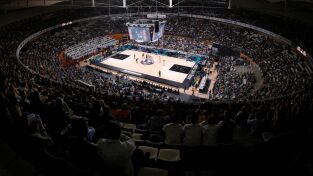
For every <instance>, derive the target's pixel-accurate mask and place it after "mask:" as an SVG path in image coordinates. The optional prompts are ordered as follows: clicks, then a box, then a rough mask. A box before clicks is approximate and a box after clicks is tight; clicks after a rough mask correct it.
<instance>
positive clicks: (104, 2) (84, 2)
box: [0, 0, 313, 10]
mask: <svg viewBox="0 0 313 176" xmlns="http://www.w3.org/2000/svg"><path fill="white" fill-rule="evenodd" d="M123 1H125V2H123ZM156 2H157V3H156ZM195 2H196V3H195ZM229 2H231V4H232V5H234V6H236V7H245V8H256V7H266V8H267V7H272V6H273V5H274V4H282V5H283V6H284V5H285V3H286V4H288V5H289V6H291V7H292V6H296V7H297V8H300V7H301V8H302V7H308V8H310V9H311V10H312V6H313V0H0V7H1V8H8V9H15V8H25V7H34V6H51V5H67V6H70V5H74V6H86V7H88V6H89V7H93V6H96V7H105V6H108V5H112V6H123V5H124V6H125V4H126V5H127V6H135V5H149V6H154V5H155V4H157V5H158V6H168V7H171V6H176V5H179V4H185V5H186V4H187V5H190V6H192V5H193V4H196V5H198V4H199V3H200V4H206V5H207V6H211V7H220V6H228V3H229ZM299 4H300V5H299Z"/></svg>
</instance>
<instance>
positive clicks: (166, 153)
mask: <svg viewBox="0 0 313 176" xmlns="http://www.w3.org/2000/svg"><path fill="white" fill-rule="evenodd" d="M158 160H162V161H167V162H177V161H180V160H181V159H180V150H176V149H160V151H159V155H158Z"/></svg>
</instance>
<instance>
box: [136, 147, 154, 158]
mask: <svg viewBox="0 0 313 176" xmlns="http://www.w3.org/2000/svg"><path fill="white" fill-rule="evenodd" d="M138 149H140V150H142V151H143V153H144V154H146V153H149V154H150V156H149V159H153V160H156V159H157V156H158V148H155V147H149V146H139V147H138Z"/></svg>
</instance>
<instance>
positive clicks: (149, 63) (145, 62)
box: [140, 58, 154, 65]
mask: <svg viewBox="0 0 313 176" xmlns="http://www.w3.org/2000/svg"><path fill="white" fill-rule="evenodd" d="M140 63H141V64H142V65H152V64H154V60H153V59H151V58H145V59H142V60H141V61H140Z"/></svg>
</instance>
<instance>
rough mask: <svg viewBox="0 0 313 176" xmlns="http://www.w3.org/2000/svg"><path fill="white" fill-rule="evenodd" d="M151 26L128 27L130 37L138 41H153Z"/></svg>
mask: <svg viewBox="0 0 313 176" xmlns="http://www.w3.org/2000/svg"><path fill="white" fill-rule="evenodd" d="M150 31H151V32H152V31H153V30H150V29H149V27H128V33H129V38H130V39H131V40H135V41H136V42H151V33H150Z"/></svg>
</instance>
